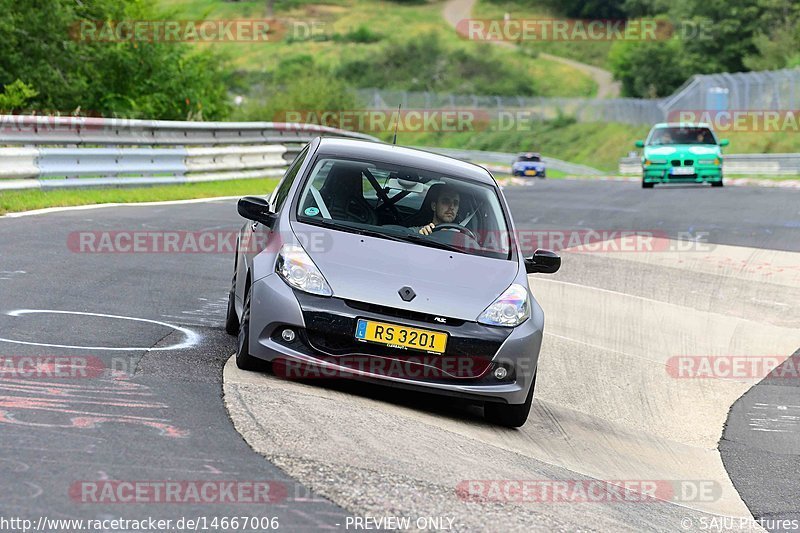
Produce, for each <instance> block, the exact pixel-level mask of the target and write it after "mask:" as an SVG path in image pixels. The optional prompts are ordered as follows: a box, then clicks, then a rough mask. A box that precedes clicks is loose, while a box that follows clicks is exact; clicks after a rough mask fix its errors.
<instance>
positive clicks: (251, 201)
mask: <svg viewBox="0 0 800 533" xmlns="http://www.w3.org/2000/svg"><path fill="white" fill-rule="evenodd" d="M237 208H238V210H239V214H240V215H241V216H243V217H244V218H246V219H247V220H254V221H256V222H261V223H262V224H264V225H266V226H270V227H271V226H272V224H273V223H274V222H275V220H277V218H278V215H276V214H275V213H271V212H270V211H269V203H268V202H267V201H266V200H264V199H263V198H259V197H258V196H245V197H244V198H240V199H239V204H238V205H237Z"/></svg>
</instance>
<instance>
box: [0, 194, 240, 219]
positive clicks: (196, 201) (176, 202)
mask: <svg viewBox="0 0 800 533" xmlns="http://www.w3.org/2000/svg"><path fill="white" fill-rule="evenodd" d="M241 197H242V195H238V196H213V197H211V198H189V199H187V200H165V201H163V202H119V203H109V204H88V205H71V206H66V207H46V208H44V209H33V210H31V211H20V212H18V213H6V214H5V215H3V216H2V217H0V219H1V218H20V217H28V216H34V215H47V214H49V213H61V212H64V211H81V210H85V209H103V208H105V207H148V206H154V205H181V204H199V203H204V202H217V201H220V200H236V199H239V198H241Z"/></svg>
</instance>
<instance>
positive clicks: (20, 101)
mask: <svg viewBox="0 0 800 533" xmlns="http://www.w3.org/2000/svg"><path fill="white" fill-rule="evenodd" d="M37 94H39V93H38V92H37V91H36V89H34V88H33V87H31V86H30V85H27V84H25V83H24V82H22V81H21V80H16V81H15V82H14V83H11V84H9V85H6V87H5V89H4V90H3V92H2V93H0V112H3V113H7V112H9V111H17V110H20V109H23V108H24V107H25V106H26V105H27V104H28V102H29V101H30V99H31V98H33V97H35V96H36V95H37Z"/></svg>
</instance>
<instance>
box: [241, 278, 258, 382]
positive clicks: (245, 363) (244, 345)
mask: <svg viewBox="0 0 800 533" xmlns="http://www.w3.org/2000/svg"><path fill="white" fill-rule="evenodd" d="M250 289H251V288H250V287H247V293H246V294H245V297H244V307H243V308H242V319H241V321H240V324H239V339H238V341H239V342H238V343H237V344H236V366H237V367H239V368H240V369H241V370H260V369H262V368H263V367H264V363H263V362H262V361H261V360H259V359H256V358H255V357H253V356H252V355H250V294H251V293H252V290H250Z"/></svg>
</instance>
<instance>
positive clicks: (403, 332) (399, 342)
mask: <svg viewBox="0 0 800 533" xmlns="http://www.w3.org/2000/svg"><path fill="white" fill-rule="evenodd" d="M356 339H358V340H360V341H364V342H375V343H378V344H385V345H386V346H391V347H393V348H401V349H404V350H405V349H411V350H421V351H424V352H430V353H444V350H445V348H446V347H447V333H443V332H441V331H431V330H428V329H418V328H409V327H406V326H398V325H397V324H387V323H385V322H376V321H374V320H364V319H363V318H359V319H358V322H357V323H356Z"/></svg>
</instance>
